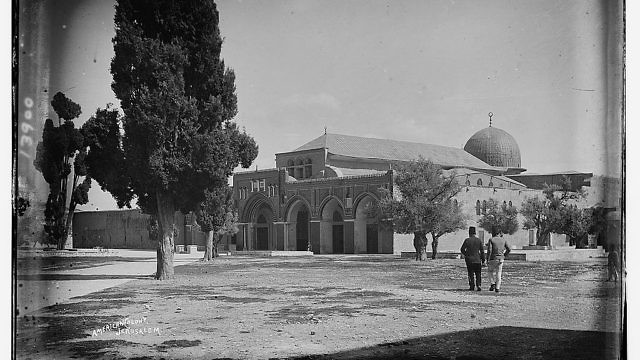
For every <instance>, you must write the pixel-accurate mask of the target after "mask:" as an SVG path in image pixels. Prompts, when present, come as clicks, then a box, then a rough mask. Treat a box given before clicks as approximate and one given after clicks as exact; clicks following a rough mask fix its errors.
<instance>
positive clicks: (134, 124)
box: [89, 0, 258, 279]
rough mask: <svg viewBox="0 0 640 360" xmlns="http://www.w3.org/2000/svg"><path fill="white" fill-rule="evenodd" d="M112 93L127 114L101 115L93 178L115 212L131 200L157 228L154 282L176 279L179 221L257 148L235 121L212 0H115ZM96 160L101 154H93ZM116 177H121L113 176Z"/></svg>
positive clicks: (231, 89)
mask: <svg viewBox="0 0 640 360" xmlns="http://www.w3.org/2000/svg"><path fill="white" fill-rule="evenodd" d="M115 25H116V35H115V37H114V39H113V45H114V51H115V56H114V58H113V59H112V61H111V74H112V75H113V83H112V85H111V87H112V89H113V91H114V92H115V94H116V97H117V98H118V99H119V100H120V104H121V106H122V111H123V113H124V115H122V116H121V115H120V114H118V113H117V112H116V111H115V110H110V109H104V110H98V113H96V116H95V117H93V121H94V122H95V124H92V125H91V126H93V127H96V128H99V129H101V130H102V132H101V133H100V134H101V136H99V137H96V139H95V140H96V141H97V142H98V144H99V145H100V146H92V147H91V148H90V151H89V155H91V156H95V159H100V161H95V162H92V164H91V166H89V172H90V173H91V174H92V176H93V177H94V178H95V179H96V181H98V183H99V184H100V186H101V187H102V188H103V189H105V190H107V191H109V192H110V193H111V194H112V195H113V196H114V197H115V199H116V201H117V202H118V205H119V206H130V204H131V201H132V200H133V198H135V199H136V200H137V203H138V205H139V206H140V207H141V208H142V210H143V211H144V212H146V213H148V214H151V215H153V216H155V217H156V218H157V220H158V230H159V236H158V249H157V257H158V266H157V271H156V278H157V279H168V278H171V277H173V253H174V234H175V231H174V228H175V223H174V214H175V212H176V211H177V210H180V211H182V212H184V213H187V212H189V211H194V210H196V209H197V207H198V206H199V204H200V203H201V202H202V201H204V200H205V191H206V190H215V189H216V188H219V187H224V186H227V185H226V184H227V179H228V177H229V176H230V175H231V174H232V171H233V169H234V168H235V167H236V166H238V165H239V164H241V165H242V166H243V167H249V166H250V165H251V162H252V161H253V160H254V159H255V157H256V156H257V153H258V147H257V145H256V143H255V141H254V140H253V138H251V137H250V136H249V135H247V134H246V132H244V131H240V130H239V129H238V127H237V125H236V124H235V123H234V122H233V121H232V119H233V117H234V116H235V115H236V113H237V98H236V94H235V84H234V83H235V74H234V72H233V70H231V69H229V68H227V67H226V66H225V64H224V61H223V60H221V59H220V50H221V48H222V38H221V36H220V31H219V29H218V11H217V9H216V5H215V3H214V2H213V1H212V0H201V1H170V0H119V1H118V2H117V4H116V14H115ZM94 152H95V153H94ZM113 169H115V170H113Z"/></svg>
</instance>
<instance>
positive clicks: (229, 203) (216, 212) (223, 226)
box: [197, 186, 238, 261]
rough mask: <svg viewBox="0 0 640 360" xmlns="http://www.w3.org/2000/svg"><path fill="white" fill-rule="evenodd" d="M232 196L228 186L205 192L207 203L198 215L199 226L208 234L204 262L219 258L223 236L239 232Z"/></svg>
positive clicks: (203, 204) (204, 203)
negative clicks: (219, 247)
mask: <svg viewBox="0 0 640 360" xmlns="http://www.w3.org/2000/svg"><path fill="white" fill-rule="evenodd" d="M232 195H233V192H232V191H231V189H230V188H229V187H228V186H224V187H219V188H216V189H213V190H207V191H206V192H205V201H203V202H202V203H201V204H200V209H199V211H198V213H197V215H198V225H200V228H201V229H202V231H204V232H206V233H207V246H206V248H205V252H204V258H203V260H204V261H211V260H213V259H214V258H215V257H218V244H219V243H220V240H221V239H222V236H223V235H225V234H229V235H232V234H235V233H237V232H238V214H237V212H236V211H235V210H234V208H233V198H232Z"/></svg>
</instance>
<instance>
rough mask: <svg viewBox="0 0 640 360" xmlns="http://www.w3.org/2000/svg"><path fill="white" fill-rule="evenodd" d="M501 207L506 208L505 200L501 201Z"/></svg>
mask: <svg viewBox="0 0 640 360" xmlns="http://www.w3.org/2000/svg"><path fill="white" fill-rule="evenodd" d="M502 208H503V209H506V208H507V202H506V201H503V202H502Z"/></svg>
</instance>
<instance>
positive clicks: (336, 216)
mask: <svg viewBox="0 0 640 360" xmlns="http://www.w3.org/2000/svg"><path fill="white" fill-rule="evenodd" d="M321 214H322V216H321V218H322V219H321V221H320V253H322V254H344V252H345V251H344V211H343V209H342V205H341V204H340V202H339V201H338V200H337V199H336V198H331V199H330V200H329V201H327V202H326V203H325V204H324V206H323V207H322V213H321Z"/></svg>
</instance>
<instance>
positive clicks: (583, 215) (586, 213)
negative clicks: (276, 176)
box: [564, 205, 594, 248]
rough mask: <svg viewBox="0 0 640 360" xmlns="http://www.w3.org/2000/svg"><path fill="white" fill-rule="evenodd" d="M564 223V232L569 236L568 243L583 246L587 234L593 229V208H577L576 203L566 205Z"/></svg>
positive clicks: (578, 246)
mask: <svg viewBox="0 0 640 360" xmlns="http://www.w3.org/2000/svg"><path fill="white" fill-rule="evenodd" d="M565 211H566V215H565V217H566V225H565V228H564V233H565V234H566V235H567V236H569V244H570V245H575V246H576V248H583V247H585V246H586V243H587V235H588V234H589V233H590V231H591V230H592V229H593V223H594V215H593V214H594V211H593V209H578V207H577V206H576V205H569V206H567V207H566V210H565Z"/></svg>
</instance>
